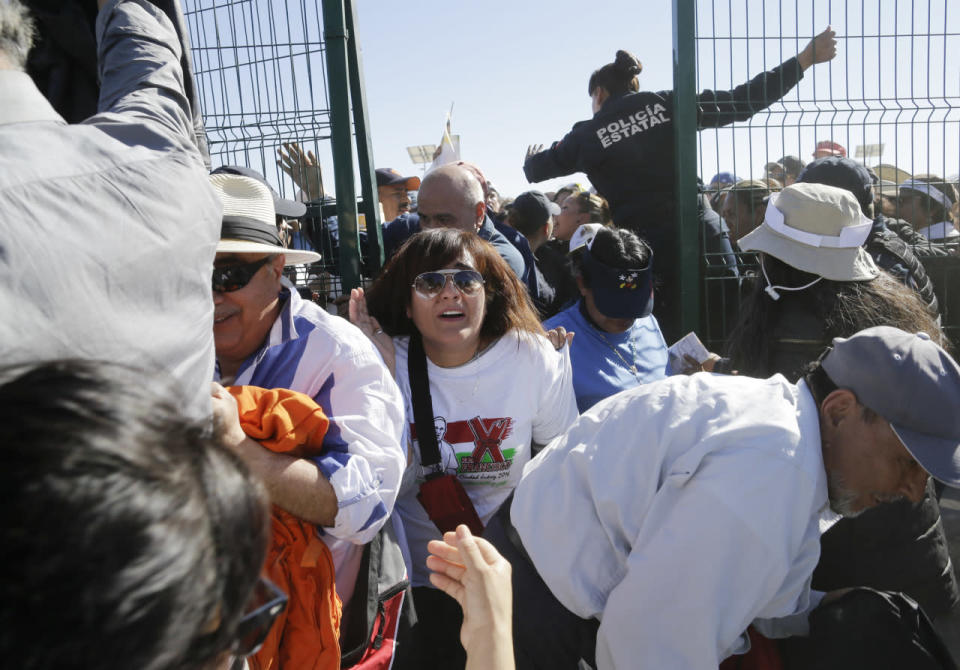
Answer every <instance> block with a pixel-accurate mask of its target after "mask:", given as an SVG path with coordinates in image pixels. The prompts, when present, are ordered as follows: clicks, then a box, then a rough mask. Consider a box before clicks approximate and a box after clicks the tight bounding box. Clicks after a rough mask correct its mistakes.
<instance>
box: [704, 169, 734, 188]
mask: <svg viewBox="0 0 960 670" xmlns="http://www.w3.org/2000/svg"><path fill="white" fill-rule="evenodd" d="M738 181H740V178H739V177H738V176H737V175H735V174H733V173H732V172H718V173H717V174H715V175H713V179H711V180H710V186H717V185H718V184H736V183H737V182H738Z"/></svg>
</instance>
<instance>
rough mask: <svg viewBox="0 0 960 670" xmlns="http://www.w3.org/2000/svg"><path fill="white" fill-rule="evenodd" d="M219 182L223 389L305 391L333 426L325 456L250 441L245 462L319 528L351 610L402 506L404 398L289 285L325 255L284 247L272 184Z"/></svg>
mask: <svg viewBox="0 0 960 670" xmlns="http://www.w3.org/2000/svg"><path fill="white" fill-rule="evenodd" d="M209 179H210V183H211V184H212V185H213V187H214V190H215V191H216V192H217V193H218V194H219V195H220V198H221V200H222V201H223V206H224V213H223V224H222V230H221V239H220V242H219V243H218V244H217V254H216V259H215V261H214V269H213V286H212V288H213V304H214V324H213V335H214V343H215V345H216V352H217V368H216V375H215V377H216V381H219V382H221V383H222V384H225V385H230V384H236V385H252V386H260V387H263V388H287V389H291V390H294V391H299V392H301V393H305V394H307V395H308V396H310V397H311V398H313V399H314V400H315V401H316V402H317V404H318V405H320V406H321V407H322V408H323V411H324V413H325V414H326V415H327V417H328V418H329V419H330V426H329V428H328V430H327V434H326V438H325V440H324V447H325V453H324V455H323V456H322V457H319V458H316V459H298V458H293V457H290V456H287V455H285V454H278V453H273V452H270V451H268V450H266V449H264V448H263V447H261V446H260V445H259V444H258V443H256V442H254V441H253V440H249V439H248V440H246V441H245V443H244V445H245V446H244V447H243V448H242V449H241V452H242V454H241V455H242V456H244V458H245V459H246V460H247V462H248V463H249V464H250V465H251V467H252V468H253V470H254V471H256V472H258V473H259V474H260V475H261V476H263V478H264V480H265V481H266V483H267V487H268V489H269V490H270V494H271V499H272V500H273V502H274V503H275V504H277V505H279V506H280V507H282V508H284V509H286V510H287V511H288V512H290V513H291V514H293V515H294V516H296V517H298V518H300V519H303V520H304V521H307V522H310V523H314V524H316V525H317V526H318V527H319V529H320V532H321V535H322V537H323V540H324V541H325V542H326V543H327V545H328V546H329V547H330V551H331V553H332V555H333V560H334V566H335V570H336V579H337V592H338V594H339V596H340V598H341V599H342V600H343V602H344V606H346V605H347V604H348V603H349V601H350V598H351V596H352V594H353V591H354V585H355V581H356V579H357V574H358V570H359V566H360V558H361V554H362V549H363V547H362V545H363V544H365V543H366V542H369V541H370V540H371V539H372V538H373V537H374V536H375V535H376V534H377V532H378V531H379V530H380V528H381V527H382V526H383V525H384V523H385V522H386V520H387V517H388V516H389V514H390V512H391V510H392V509H393V505H394V501H395V500H396V496H397V489H398V487H399V484H400V476H401V474H402V471H403V468H404V465H405V458H404V453H403V450H402V448H401V446H400V439H401V434H402V430H403V420H404V418H403V401H402V399H401V396H400V392H399V389H398V388H397V385H396V383H395V382H394V380H393V378H392V377H391V376H390V373H389V372H388V371H387V369H386V367H385V366H384V364H383V361H382V359H381V358H380V355H379V354H378V353H377V352H376V350H375V349H374V348H373V345H372V344H371V343H370V341H369V340H368V339H367V338H366V337H364V336H363V334H362V333H361V332H360V331H359V330H358V329H357V328H356V327H355V326H353V325H352V324H350V323H349V322H348V321H346V320H345V319H341V318H339V317H335V316H332V315H330V314H328V313H327V312H325V311H324V310H323V309H321V308H320V307H319V306H318V305H316V304H314V303H312V302H307V301H304V300H302V299H301V298H300V296H299V294H298V293H297V291H296V290H294V289H293V287H292V285H291V284H290V282H289V280H287V279H286V278H285V277H284V276H283V268H284V266H285V265H296V264H301V263H312V262H315V261H317V260H319V255H318V254H316V253H315V252H312V251H300V250H292V249H285V248H284V247H283V246H282V244H281V243H280V239H279V237H278V235H277V226H276V223H275V218H274V217H275V213H274V207H273V198H272V197H271V194H270V191H269V189H268V188H267V186H266V185H264V184H263V183H261V182H259V181H257V180H255V179H252V178H250V177H246V176H242V175H235V174H229V173H221V174H214V175H211V176H210V178H209Z"/></svg>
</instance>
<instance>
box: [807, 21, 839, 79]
mask: <svg viewBox="0 0 960 670" xmlns="http://www.w3.org/2000/svg"><path fill="white" fill-rule="evenodd" d="M836 55H837V33H836V32H835V31H834V30H833V28H831V27H830V26H827V29H826V30H824V31H823V32H822V33H820V34H819V35H817V36H816V37H814V38H813V39H812V40H810V43H809V44H807V46H806V47H805V48H804V50H803V51H801V52H800V53H799V54H797V60H798V61H799V62H800V67H802V68H803V69H804V70H806V69H807V68H808V67H810V66H811V65H816V64H817V63H826V62H827V61H829V60H833V57H834V56H836Z"/></svg>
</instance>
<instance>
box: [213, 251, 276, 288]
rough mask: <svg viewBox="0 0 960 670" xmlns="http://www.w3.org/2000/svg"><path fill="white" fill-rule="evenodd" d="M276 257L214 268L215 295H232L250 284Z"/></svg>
mask: <svg viewBox="0 0 960 670" xmlns="http://www.w3.org/2000/svg"><path fill="white" fill-rule="evenodd" d="M274 258H276V256H273V255H271V256H266V257H265V258H261V259H260V260H258V261H253V262H252V263H233V264H231V265H224V266H222V267H215V268H213V291H214V293H232V292H233V291H239V290H240V289H242V288H243V287H244V286H246V285H247V284H249V283H250V280H251V279H253V275H255V274H257V271H258V270H259V269H260V268H262V267H263V266H264V265H266V264H267V263H268V262H270V261H271V260H273V259H274Z"/></svg>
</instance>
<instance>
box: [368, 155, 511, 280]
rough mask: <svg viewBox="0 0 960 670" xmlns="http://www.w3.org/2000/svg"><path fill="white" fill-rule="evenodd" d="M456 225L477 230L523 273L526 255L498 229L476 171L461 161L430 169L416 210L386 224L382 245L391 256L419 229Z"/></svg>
mask: <svg viewBox="0 0 960 670" xmlns="http://www.w3.org/2000/svg"><path fill="white" fill-rule="evenodd" d="M432 228H456V229H457V230H464V231H467V232H474V233H476V234H477V235H479V236H480V237H481V238H483V239H485V240H487V241H488V242H489V243H490V244H492V245H493V246H494V247H496V249H497V252H498V253H499V254H500V256H501V258H503V260H505V261H506V262H507V265H509V266H510V268H511V269H512V270H513V272H514V274H516V275H517V277H523V269H524V264H523V256H521V255H520V252H519V251H517V249H516V247H514V246H513V245H512V244H510V242H509V241H508V240H507V238H505V237H504V236H503V235H501V234H500V233H499V232H497V229H496V228H494V226H493V221H491V220H490V217H488V216H487V212H486V203H485V202H484V198H483V188H482V187H481V186H480V182H479V181H477V178H476V177H474V176H473V174H472V173H471V172H470V171H469V170H466V169H464V168H462V167H460V166H458V165H444V166H442V167H438V168H436V169H435V170H432V171H430V172H429V173H427V176H426V177H424V178H423V182H421V184H420V193H419V194H418V196H417V213H416V214H403V215H401V216H399V217H397V218H396V219H395V220H393V221H391V222H389V223H388V224H386V225H385V226H384V228H383V246H384V250H385V252H386V255H387V256H388V257H389V256H392V255H393V253H394V252H395V251H396V250H397V249H399V248H400V245H401V244H403V242H404V241H405V240H406V239H407V238H408V237H410V236H411V235H414V234H415V233H418V232H419V231H420V230H430V229H432Z"/></svg>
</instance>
